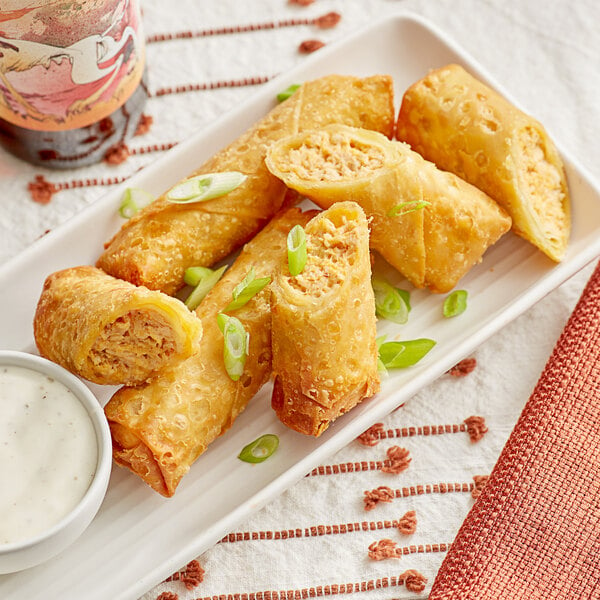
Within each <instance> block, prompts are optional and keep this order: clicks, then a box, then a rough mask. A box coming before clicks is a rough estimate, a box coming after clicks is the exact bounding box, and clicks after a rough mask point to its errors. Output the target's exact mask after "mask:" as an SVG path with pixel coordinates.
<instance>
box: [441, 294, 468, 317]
mask: <svg viewBox="0 0 600 600" xmlns="http://www.w3.org/2000/svg"><path fill="white" fill-rule="evenodd" d="M467 295H468V294H467V291H466V290H455V291H454V292H452V293H451V294H450V295H449V296H446V298H445V300H444V305H443V308H442V312H443V315H444V317H446V318H447V319H449V318H450V317H456V316H458V315H460V314H461V313H464V312H465V310H467Z"/></svg>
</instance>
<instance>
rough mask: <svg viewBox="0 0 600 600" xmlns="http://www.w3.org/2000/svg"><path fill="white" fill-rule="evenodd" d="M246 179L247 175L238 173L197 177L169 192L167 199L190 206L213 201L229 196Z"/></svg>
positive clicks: (179, 184)
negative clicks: (194, 203)
mask: <svg viewBox="0 0 600 600" xmlns="http://www.w3.org/2000/svg"><path fill="white" fill-rule="evenodd" d="M246 178H247V176H246V175H244V174H243V173H239V172H238V171H225V172H223V173H206V174H204V175H197V176H196V177H190V178H189V179H186V180H185V181H182V182H181V183H178V184H177V185H176V186H174V187H172V188H171V189H170V190H169V191H168V192H167V195H166V199H167V200H168V201H169V202H174V203H175V204H190V203H192V202H202V201H204V200H212V199H213V198H218V197H220V196H224V195H225V194H229V192H232V191H233V190H235V188H237V187H238V186H240V185H242V183H244V181H246Z"/></svg>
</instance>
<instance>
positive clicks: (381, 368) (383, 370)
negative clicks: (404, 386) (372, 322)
mask: <svg viewBox="0 0 600 600" xmlns="http://www.w3.org/2000/svg"><path fill="white" fill-rule="evenodd" d="M386 338H387V335H380V336H379V337H378V338H376V339H375V343H376V344H377V370H378V371H379V372H380V373H382V374H387V369H386V368H385V365H384V364H383V361H382V360H381V356H380V355H379V348H381V346H383V344H384V342H385V340H386Z"/></svg>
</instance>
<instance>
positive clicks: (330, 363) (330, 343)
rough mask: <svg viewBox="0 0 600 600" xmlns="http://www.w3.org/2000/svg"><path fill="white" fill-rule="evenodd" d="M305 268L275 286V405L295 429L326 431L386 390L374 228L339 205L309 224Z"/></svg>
mask: <svg viewBox="0 0 600 600" xmlns="http://www.w3.org/2000/svg"><path fill="white" fill-rule="evenodd" d="M305 232H306V251H307V260H306V265H305V267H304V269H303V270H302V272H301V273H299V274H298V275H295V276H293V275H291V274H290V272H289V269H288V266H287V262H286V263H285V264H283V265H282V266H281V270H280V272H279V273H278V274H277V276H276V278H275V280H274V282H273V284H272V296H271V304H272V306H271V313H272V314H271V319H272V336H273V342H272V346H273V374H274V376H275V379H274V387H273V396H272V407H273V409H274V410H275V413H276V414H277V416H278V418H279V419H280V420H281V421H282V423H284V424H285V425H287V426H288V427H290V428H292V429H294V430H296V431H298V432H300V433H304V434H307V435H314V436H319V435H321V433H323V431H325V430H326V429H327V427H328V426H329V424H330V423H331V422H332V421H333V420H335V419H336V418H337V417H339V416H340V415H341V414H343V413H345V412H347V411H349V410H350V409H351V408H353V407H354V406H356V405H357V404H358V403H359V402H361V401H362V400H364V399H365V398H368V397H370V396H372V395H373V394H374V393H375V392H377V391H378V390H379V383H380V382H379V373H378V370H377V344H376V341H375V338H376V335H377V332H376V317H375V298H374V294H373V288H372V287H371V261H370V255H369V227H368V223H367V218H366V216H365V213H364V211H363V210H362V209H361V207H360V206H359V205H358V204H356V203H355V202H340V203H338V204H335V205H334V206H332V207H331V208H329V209H327V210H326V211H324V212H322V213H320V214H318V215H317V216H316V217H314V218H313V219H312V220H311V221H310V222H309V223H308V225H307V226H306V228H305Z"/></svg>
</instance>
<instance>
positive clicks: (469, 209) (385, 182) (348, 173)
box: [266, 125, 510, 293]
mask: <svg viewBox="0 0 600 600" xmlns="http://www.w3.org/2000/svg"><path fill="white" fill-rule="evenodd" d="M266 164H267V166H268V168H269V169H270V170H271V171H272V172H273V173H274V174H275V175H277V176H278V177H280V178H281V179H282V180H283V181H284V182H285V183H286V185H288V186H289V187H291V188H293V189H295V190H296V191H298V192H299V193H301V194H304V195H306V196H307V197H308V198H310V199H312V200H313V201H314V202H315V203H316V204H318V205H319V206H320V207H321V208H328V207H330V206H332V205H333V204H334V203H336V202H339V201H343V200H352V201H354V202H357V203H358V204H360V206H361V207H362V208H363V209H364V211H365V212H366V214H367V216H368V217H369V219H370V221H371V222H370V227H371V236H370V245H371V247H372V248H373V249H375V250H377V251H378V252H379V253H380V254H381V255H382V256H383V257H384V258H385V259H386V260H387V261H388V262H389V263H390V264H391V265H392V266H394V267H395V268H396V269H398V270H399V271H400V272H401V273H402V274H403V275H404V276H405V277H406V278H407V279H408V280H409V281H410V282H411V283H412V284H413V285H415V286H416V287H419V288H421V287H429V289H430V290H432V291H434V292H439V293H442V292H446V291H448V290H450V289H451V288H452V287H454V286H455V285H456V283H457V282H458V281H459V280H460V278H461V277H463V276H464V275H465V274H466V273H467V272H468V271H469V269H470V268H471V267H472V266H473V265H474V264H476V263H478V262H479V261H480V260H481V258H482V256H483V254H484V252H485V251H486V249H487V248H488V247H489V246H490V245H491V244H493V243H495V242H496V241H497V240H498V238H499V237H500V236H501V235H503V234H504V233H506V232H507V231H508V229H509V228H510V218H509V217H508V216H507V215H506V213H505V212H504V210H503V209H501V208H500V207H499V206H498V205H497V204H496V203H495V202H494V201H493V200H491V198H489V197H488V196H487V195H486V194H484V193H483V192H481V191H480V190H479V189H477V188H475V187H474V186H472V185H470V184H468V183H466V182H464V181H463V180H461V179H460V178H458V177H456V176H455V175H453V174H451V173H446V172H443V171H440V170H439V169H437V168H436V166H435V165H434V164H433V163H430V162H428V161H426V160H424V159H423V158H422V157H421V156H420V155H419V154H417V153H416V152H413V151H411V150H410V148H409V147H408V146H407V145H406V144H403V143H400V142H395V141H390V140H388V139H387V138H386V137H384V136H382V135H381V134H378V133H377V132H373V131H365V130H363V129H358V128H353V127H347V126H343V125H330V126H327V127H323V128H322V129H320V130H319V131H311V132H305V133H302V134H297V135H294V136H288V137H286V138H284V139H283V140H280V141H279V142H276V143H274V144H273V145H272V146H271V147H270V148H269V151H268V152H267V158H266ZM401 205H405V206H406V207H407V209H408V212H407V213H406V214H402V215H396V216H393V215H391V214H390V213H391V212H392V213H393V211H394V208H395V207H398V206H401ZM411 206H412V207H418V206H421V208H418V209H417V210H410V207H411Z"/></svg>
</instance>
